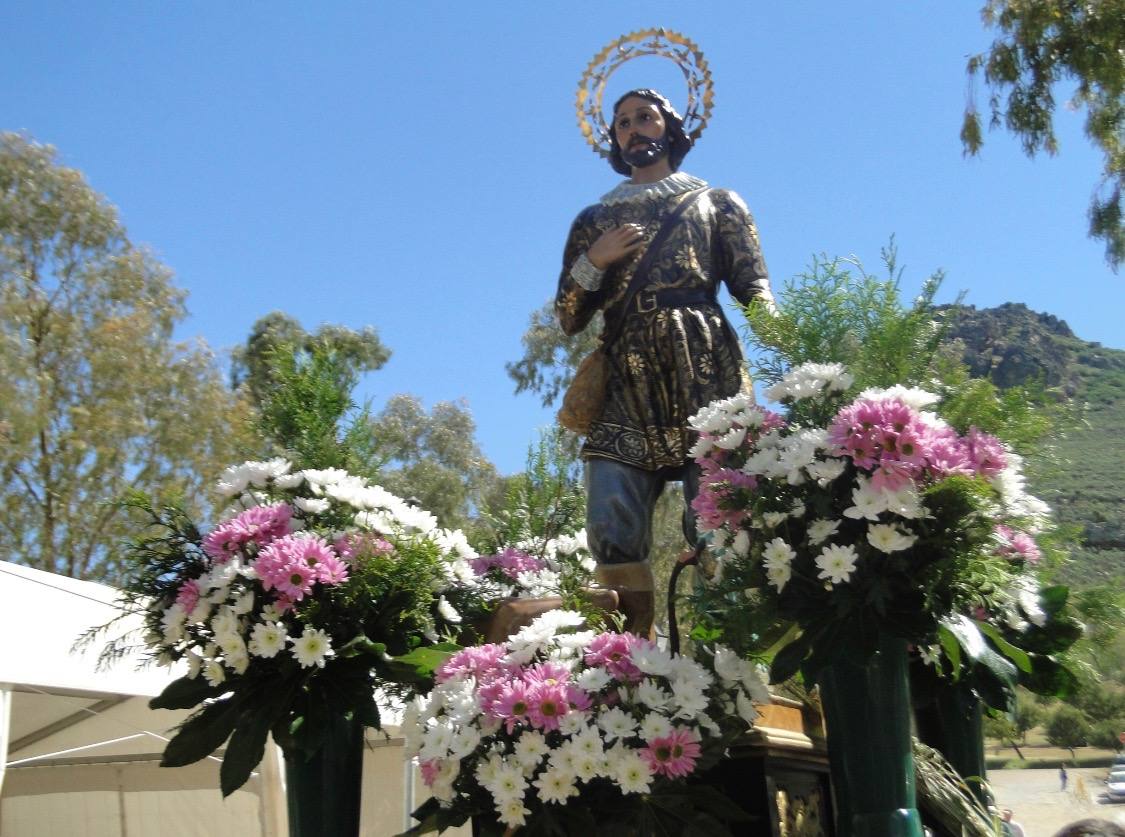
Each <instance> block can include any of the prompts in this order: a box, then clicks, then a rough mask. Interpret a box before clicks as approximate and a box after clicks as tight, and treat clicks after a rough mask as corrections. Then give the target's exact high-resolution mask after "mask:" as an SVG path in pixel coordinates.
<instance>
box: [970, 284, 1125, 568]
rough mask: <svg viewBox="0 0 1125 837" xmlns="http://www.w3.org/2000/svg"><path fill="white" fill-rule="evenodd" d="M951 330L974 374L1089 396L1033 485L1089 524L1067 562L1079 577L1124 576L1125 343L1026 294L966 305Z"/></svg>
mask: <svg viewBox="0 0 1125 837" xmlns="http://www.w3.org/2000/svg"><path fill="white" fill-rule="evenodd" d="M951 338H952V339H956V340H958V341H960V343H961V345H962V346H963V349H964V360H965V363H967V364H968V365H969V368H970V369H971V370H972V372H973V374H974V375H975V376H979V377H988V378H990V379H991V380H992V381H993V382H994V383H996V384H997V386H1000V387H1009V386H1013V385H1016V384H1020V383H1023V382H1025V381H1029V380H1040V381H1043V382H1044V383H1045V384H1046V385H1047V386H1049V387H1051V388H1054V389H1058V390H1059V391H1060V392H1062V393H1065V394H1066V395H1067V396H1069V397H1070V398H1072V399H1074V401H1075V403H1077V404H1079V405H1082V410H1081V412H1080V416H1079V420H1078V421H1076V422H1075V423H1074V425H1073V426H1072V427H1069V428H1067V429H1066V432H1065V435H1064V436H1063V438H1062V439H1061V440H1060V441H1059V442H1058V443H1057V447H1056V450H1055V453H1056V454H1057V458H1056V464H1055V465H1054V466H1053V467H1048V468H1046V469H1043V470H1041V471H1039V472H1036V473H1032V475H1031V482H1032V489H1033V490H1034V492H1035V493H1036V494H1037V495H1039V496H1040V497H1042V498H1043V499H1045V500H1047V501H1048V502H1049V503H1050V504H1051V505H1052V506H1053V507H1054V508H1055V510H1056V512H1057V514H1058V517H1059V519H1060V520H1061V521H1062V522H1063V523H1066V524H1070V525H1073V526H1075V527H1077V528H1078V529H1079V530H1080V531H1081V536H1080V537H1081V547H1080V549H1079V550H1078V551H1077V552H1076V554H1075V555H1074V556H1073V560H1072V561H1071V563H1070V565H1069V566H1068V567H1067V568H1066V570H1065V571H1064V575H1065V577H1066V579H1067V580H1068V581H1070V582H1073V583H1080V584H1084V583H1097V582H1106V581H1110V580H1112V579H1114V578H1125V351H1121V350H1119V349H1110V348H1106V347H1104V346H1102V345H1101V344H1099V343H1089V342H1086V341H1084V340H1082V339H1080V338H1078V337H1077V336H1075V334H1074V333H1073V332H1072V331H1071V329H1070V327H1069V326H1068V325H1067V324H1066V323H1065V322H1064V321H1062V320H1060V319H1059V318H1057V317H1054V316H1052V315H1050V314H1039V313H1036V312H1034V311H1031V310H1030V309H1028V308H1027V306H1025V305H1022V304H1019V303H1008V304H1005V305H1001V306H999V307H998V308H986V309H981V310H977V309H976V308H974V307H972V306H960V307H959V309H958V310H957V316H956V318H955V320H954V326H953V329H952V332H951Z"/></svg>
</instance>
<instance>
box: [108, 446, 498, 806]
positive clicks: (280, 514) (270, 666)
mask: <svg viewBox="0 0 1125 837" xmlns="http://www.w3.org/2000/svg"><path fill="white" fill-rule="evenodd" d="M218 488H219V492H220V494H221V495H222V496H224V497H225V498H226V499H227V500H228V502H229V503H230V506H229V507H228V508H227V510H226V511H225V512H223V513H222V514H221V515H220V517H219V520H218V521H217V522H216V524H215V525H214V527H213V528H211V530H210V531H209V532H207V533H205V534H204V533H202V532H201V531H200V530H199V529H198V528H197V527H196V526H195V525H194V523H192V522H191V521H190V520H188V519H187V517H186V516H185V515H184V514H183V513H182V512H181V511H179V510H178V509H176V508H174V507H165V508H157V507H154V506H153V505H152V504H151V503H150V502H149V501H148V500H147V499H146V498H143V497H137V498H134V500H133V501H132V505H133V507H134V508H136V509H137V510H139V511H141V512H142V513H144V514H147V515H148V517H149V519H150V523H151V526H150V528H149V529H148V531H147V534H146V535H145V536H144V537H142V538H141V539H140V540H138V541H137V542H136V543H135V544H134V545H133V547H132V556H131V557H132V559H133V563H134V565H135V567H136V569H135V574H134V577H133V578H132V580H131V581H130V583H129V584H128V586H127V588H126V596H127V599H128V606H129V607H131V608H132V609H134V610H141V611H142V612H143V614H144V616H145V620H146V623H147V626H148V631H149V633H148V637H147V643H148V645H149V648H150V649H151V651H152V654H153V655H154V656H155V657H156V658H158V659H159V660H160V661H162V662H165V663H172V662H174V661H177V660H182V661H185V662H186V663H187V665H188V673H187V675H186V676H185V677H183V678H181V679H180V680H177V681H175V682H174V683H172V684H171V685H170V686H169V687H168V689H167V690H166V691H165V692H164V693H163V694H162V695H160V696H159V697H157V698H155V699H154V700H153V701H152V705H153V706H154V707H158V708H179V709H183V708H191V707H196V706H198V707H199V709H198V711H197V712H195V713H194V714H193V715H192V716H191V717H190V718H189V719H188V720H187V721H186V722H185V723H184V724H183V726H182V727H181V729H180V730H179V732H178V733H177V734H176V736H175V737H174V738H173V739H172V740H171V741H170V742H169V744H168V747H167V749H166V750H165V753H164V758H163V762H162V763H163V764H165V765H169V766H175V765H182V764H188V763H191V762H193V761H197V760H199V759H201V758H204V757H205V756H207V755H209V754H210V753H211V752H213V751H214V750H215V749H217V748H218V747H220V746H221V745H222V744H223V743H224V742H225V741H227V739H228V737H229V738H230V741H229V743H228V744H227V749H226V754H225V757H224V761H223V767H222V775H221V778H222V788H223V792H224V794H229V793H230V792H231V791H233V790H234V789H236V788H237V787H239V786H240V785H242V784H243V782H245V780H246V779H247V777H248V776H249V774H250V771H251V770H252V769H253V767H254V766H255V765H256V764H257V762H258V760H259V759H260V758H261V754H262V747H263V746H264V743H265V739H266V735H267V733H269V732H271V731H272V732H273V735H274V738H275V739H276V740H277V741H278V742H279V743H280V744H281V745H282V746H283V747H284V748H286V750H287V752H293V751H301V752H306V753H311V752H315V751H316V749H317V748H318V747H319V745H320V742H321V740H322V737H323V725H324V723H326V722H327V719H330V718H332V717H333V716H335V717H340V716H349V717H351V718H353V719H356V720H358V721H359V722H361V723H362V724H363V725H366V726H372V727H375V728H379V726H380V707H379V703H378V701H377V698H376V690H377V689H378V690H379V691H380V693H382V694H384V695H386V694H394V693H395V692H403V691H405V692H407V693H408V692H409V690H410V689H411V688H412V687H414V686H417V685H422V684H424V685H425V686H426V687H428V686H429V684H430V683H431V682H432V681H430V680H429V679H428V675H429V674H430V673H432V669H433V668H434V667H435V666H436V665H437V664H438V663H439V662H441V661H442V660H444V659H445V658H446V657H447V656H448V654H449V653H450V651H451V650H453V649H454V648H456V647H457V646H452V645H447V644H442V641H443V640H444V639H448V638H452V637H454V636H456V635H457V633H458V632H459V630H460V623H461V621H462V616H461V611H467V612H469V613H472V612H474V609H475V610H476V611H481V612H483V609H484V608H483V603H482V601H481V599H480V596H479V591H478V585H477V576H476V574H475V573H474V572H473V569H472V567H471V565H470V561H471V560H473V559H475V558H476V554H475V553H474V552H473V551H472V550H471V549H470V547H469V545H468V543H467V541H466V539H465V537H464V535H463V534H462V533H460V532H458V531H446V530H443V529H440V528H438V526H437V525H436V521H435V519H434V517H433V516H432V515H430V514H429V513H428V512H426V511H424V510H422V509H419V508H416V507H414V506H411V505H409V504H407V503H406V502H404V501H403V500H401V499H399V498H398V497H396V496H394V495H392V494H390V493H389V492H387V491H385V490H384V489H382V488H380V487H379V486H377V485H373V484H371V483H369V482H368V481H367V480H365V479H363V478H360V477H357V476H354V475H351V474H349V473H347V472H345V471H342V470H339V469H322V470H316V469H306V470H301V471H296V472H293V471H291V468H290V464H289V462H287V461H285V460H280V459H277V460H272V461H269V462H247V463H244V464H243V465H239V466H236V467H232V468H229V469H227V471H226V472H225V473H224V474H223V476H222V479H221V480H220V482H219V486H218Z"/></svg>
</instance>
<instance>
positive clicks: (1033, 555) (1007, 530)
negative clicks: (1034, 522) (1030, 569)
mask: <svg viewBox="0 0 1125 837" xmlns="http://www.w3.org/2000/svg"><path fill="white" fill-rule="evenodd" d="M995 531H996V539H997V540H998V541H999V542H1000V549H999V550H998V551H999V553H1000V555H1002V556H1004V557H1005V558H1008V559H1010V560H1013V561H1028V562H1029V563H1032V564H1036V563H1038V562H1039V560H1040V559H1041V558H1042V557H1043V553H1042V552H1040V550H1039V545H1038V544H1037V543H1036V542H1035V539H1034V538H1032V537H1031V536H1030V535H1028V534H1027V533H1026V532H1017V531H1016V530H1014V529H1012V528H1011V527H1010V526H1004V525H1002V524H1001V525H998V526H997V527H996V530H995Z"/></svg>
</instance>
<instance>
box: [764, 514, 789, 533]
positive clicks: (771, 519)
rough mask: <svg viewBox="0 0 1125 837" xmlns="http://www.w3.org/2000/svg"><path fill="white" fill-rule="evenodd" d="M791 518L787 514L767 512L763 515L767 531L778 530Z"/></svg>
mask: <svg viewBox="0 0 1125 837" xmlns="http://www.w3.org/2000/svg"><path fill="white" fill-rule="evenodd" d="M788 518H789V515H788V514H786V513H785V512H765V513H763V514H762V522H763V523H764V524H765V526H766V528H767V529H776V528H777V527H778V526H780V525H781V524H782V523H784V522H785V521H786V520H787V519H788Z"/></svg>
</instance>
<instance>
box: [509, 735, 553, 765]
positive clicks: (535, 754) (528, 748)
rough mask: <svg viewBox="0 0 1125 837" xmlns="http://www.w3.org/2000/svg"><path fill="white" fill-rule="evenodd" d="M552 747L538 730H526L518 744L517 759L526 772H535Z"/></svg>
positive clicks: (516, 749)
mask: <svg viewBox="0 0 1125 837" xmlns="http://www.w3.org/2000/svg"><path fill="white" fill-rule="evenodd" d="M548 750H550V747H549V746H547V739H546V737H545V736H544V735H543V733H541V732H539V731H538V730H526V731H524V733H523V734H522V735H521V736H520V737H519V740H518V741H517V742H516V748H515V757H516V761H517V762H518V763H519V765H520V767H522V768H523V769H524V770H525V771H527V770H533V769H535V768H536V767H538V766H539V762H541V761H542V760H543V756H545V755H547V752H548Z"/></svg>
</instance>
